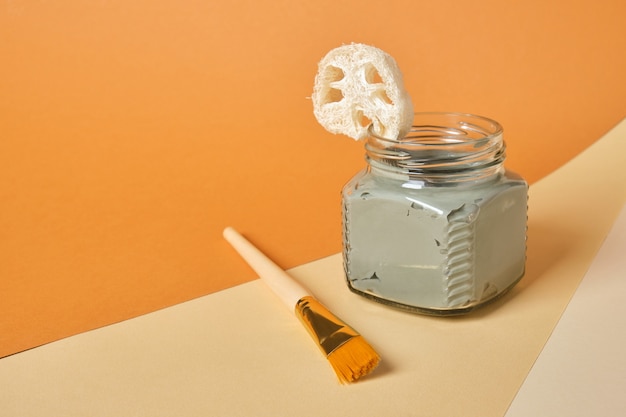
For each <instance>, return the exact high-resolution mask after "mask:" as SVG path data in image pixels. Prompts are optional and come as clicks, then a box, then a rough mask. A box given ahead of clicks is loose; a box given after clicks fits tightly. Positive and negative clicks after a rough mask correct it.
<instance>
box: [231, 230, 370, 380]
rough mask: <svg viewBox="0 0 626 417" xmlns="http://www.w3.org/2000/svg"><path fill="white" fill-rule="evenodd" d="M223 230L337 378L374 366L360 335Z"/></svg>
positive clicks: (248, 245)
mask: <svg viewBox="0 0 626 417" xmlns="http://www.w3.org/2000/svg"><path fill="white" fill-rule="evenodd" d="M223 234H224V238H225V239H226V240H227V241H228V243H230V244H231V245H232V246H233V248H235V250H236V251H237V252H238V253H239V255H241V257H242V258H243V259H244V260H245V261H246V262H247V263H248V265H250V267H251V268H252V269H253V270H254V271H255V272H256V273H257V274H259V277H260V278H261V280H262V281H263V282H265V283H266V284H267V285H268V286H269V287H270V288H271V289H272V291H273V292H274V293H275V294H276V295H277V296H278V298H280V299H281V300H282V301H283V303H285V305H286V306H287V307H288V308H289V309H291V310H292V311H294V312H295V314H296V316H297V317H298V318H299V319H300V321H301V322H302V323H303V324H304V327H305V328H306V329H307V330H308V332H309V334H310V335H311V337H312V338H313V340H314V341H315V342H316V343H317V345H318V346H319V348H320V349H321V351H322V353H323V354H324V355H325V356H326V358H327V359H328V361H329V362H330V364H331V366H332V367H333V370H334V371H335V373H336V374H337V377H338V378H339V381H340V382H342V383H346V382H354V381H356V380H358V379H359V378H361V377H362V376H365V375H367V374H369V373H370V372H371V371H373V370H374V368H376V366H377V365H378V362H379V361H380V357H379V356H378V354H377V353H376V351H374V349H373V348H372V347H371V346H370V345H369V344H368V343H367V341H366V340H365V339H364V338H363V336H361V335H360V334H359V333H357V332H356V331H355V330H354V329H353V328H351V327H350V326H348V325H347V324H346V323H344V322H343V321H342V320H340V319H339V318H337V317H336V316H335V315H334V314H332V313H331V312H330V311H329V310H328V309H327V308H326V307H324V306H323V305H322V304H321V303H320V302H319V301H317V300H316V299H315V298H314V297H313V295H312V294H311V293H310V292H309V291H308V290H307V289H306V288H305V287H303V286H302V285H300V284H299V283H298V282H296V281H295V280H294V279H293V278H292V277H291V276H289V274H287V272H285V271H284V270H283V269H282V268H280V267H279V266H278V265H276V264H275V263H274V262H273V261H272V260H270V259H269V258H268V257H267V256H265V255H264V254H263V253H262V252H261V251H260V250H259V249H257V248H256V247H255V246H254V245H252V243H250V242H249V241H248V240H247V239H246V238H244V237H243V236H241V235H240V234H239V233H238V232H237V231H236V230H235V229H233V228H232V227H227V228H226V229H224V233H223Z"/></svg>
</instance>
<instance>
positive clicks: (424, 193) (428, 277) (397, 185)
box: [342, 113, 528, 315]
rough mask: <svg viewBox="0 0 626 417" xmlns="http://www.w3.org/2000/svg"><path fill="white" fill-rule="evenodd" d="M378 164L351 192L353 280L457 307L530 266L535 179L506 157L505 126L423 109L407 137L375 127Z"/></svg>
mask: <svg viewBox="0 0 626 417" xmlns="http://www.w3.org/2000/svg"><path fill="white" fill-rule="evenodd" d="M366 153H367V158H366V159H367V161H368V166H367V168H365V169H364V170H362V171H361V172H359V173H358V174H357V175H356V176H355V177H354V178H353V179H352V180H351V181H349V182H348V183H347V184H346V185H345V187H344V189H343V191H342V203H343V243H344V245H343V246H344V247H343V256H344V268H345V273H346V278H347V283H348V286H349V287H350V289H351V290H352V291H354V292H356V293H358V294H360V295H363V296H366V297H368V298H371V299H374V300H376V301H379V302H382V303H385V304H389V305H393V306H396V307H400V308H405V309H409V310H411V311H416V312H421V313H426V314H437V315H453V314H463V313H466V312H469V311H471V310H472V309H474V308H475V307H477V306H480V305H483V304H485V303H487V302H489V301H492V300H494V299H496V298H497V297H498V296H500V295H502V294H504V293H505V292H506V291H507V290H508V289H510V288H511V287H512V286H513V285H514V284H515V283H516V282H517V281H518V280H519V279H520V278H521V277H522V275H523V274H524V265H525V252H526V219H527V210H526V208H527V190H528V186H527V184H526V182H525V181H524V180H523V179H522V178H521V177H519V176H518V175H516V174H514V173H512V172H509V171H507V170H505V169H504V168H503V166H502V164H503V161H504V155H505V146H504V142H503V141H502V129H501V127H500V126H499V125H498V124H497V123H496V122H493V121H491V120H489V119H485V118H481V117H478V116H472V115H464V114H455V113H423V114H416V117H415V126H414V128H413V130H412V131H411V133H410V134H409V135H407V137H405V138H402V139H401V140H398V141H390V140H387V139H384V138H377V137H376V136H374V135H372V137H371V138H369V139H368V140H367V142H366Z"/></svg>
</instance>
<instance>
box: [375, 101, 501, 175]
mask: <svg viewBox="0 0 626 417" xmlns="http://www.w3.org/2000/svg"><path fill="white" fill-rule="evenodd" d="M413 121H414V123H413V127H412V129H411V131H410V132H409V133H408V134H406V135H405V136H404V137H402V138H399V139H389V138H384V137H380V136H378V135H376V134H375V133H374V131H373V129H372V128H371V127H370V129H369V132H370V136H368V137H367V138H366V140H365V155H366V161H367V162H368V164H369V166H370V168H371V169H374V170H376V172H381V173H387V174H388V175H391V176H394V177H398V178H400V177H401V178H414V179H420V180H422V181H425V182H428V183H452V182H459V181H476V180H481V179H484V178H488V177H492V176H493V175H494V174H496V173H498V172H500V171H501V167H502V164H503V162H504V160H505V158H506V144H505V143H504V140H503V129H502V126H501V125H500V123H498V122H496V121H495V120H493V119H489V118H487V117H483V116H477V115H474V114H470V113H451V112H421V113H415V115H414V119H413Z"/></svg>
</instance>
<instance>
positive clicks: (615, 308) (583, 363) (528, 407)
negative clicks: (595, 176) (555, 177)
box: [506, 205, 626, 417]
mask: <svg viewBox="0 0 626 417" xmlns="http://www.w3.org/2000/svg"><path fill="white" fill-rule="evenodd" d="M624 253H626V205H625V206H624V207H623V208H622V210H621V212H620V215H619V217H618V218H617V220H616V221H615V224H614V226H613V228H612V229H611V232H610V233H609V235H608V236H607V238H606V240H605V242H604V244H603V245H602V248H601V249H600V252H598V255H597V256H596V257H595V259H594V260H593V263H592V264H591V268H589V271H588V272H587V274H586V275H585V278H583V281H582V282H581V283H580V285H579V286H578V289H577V290H576V293H575V294H574V297H573V298H572V300H571V301H570V303H569V304H568V306H567V308H566V309H565V312H564V313H563V315H562V316H561V319H560V320H559V323H558V324H557V326H556V328H555V329H554V331H553V332H552V335H551V336H550V339H548V343H546V345H545V346H544V348H543V350H542V352H541V355H539V358H537V361H536V362H535V364H534V365H533V368H532V369H531V371H530V373H529V374H528V376H527V377H526V380H525V381H524V385H522V388H521V389H520V390H519V392H518V393H517V396H516V397H515V399H514V400H513V403H512V404H511V406H510V407H509V410H508V411H507V414H506V417H527V416H532V417H552V416H567V417H590V416H626V397H625V396H624V392H626V356H624V351H626V333H624V330H623V329H625V328H626V304H624V302H623V298H624V294H626V280H624V271H626V257H624Z"/></svg>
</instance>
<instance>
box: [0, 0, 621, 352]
mask: <svg viewBox="0 0 626 417" xmlns="http://www.w3.org/2000/svg"><path fill="white" fill-rule="evenodd" d="M625 17H626V2H624V1H623V0H612V1H597V0H596V1H589V0H585V1H564V0H559V1H553V2H546V1H545V0H530V1H524V2H520V1H509V2H503V1H495V0H494V1H490V0H473V1H433V0H431V1H398V0H389V1H386V2H374V1H366V0H363V1H359V2H356V1H355V2H338V1H328V0H320V1H316V2H310V1H309V2H292V1H286V0H282V1H281V0H271V1H265V2H258V1H250V0H240V1H224V2H217V1H193V0H176V1H174V0H156V1H152V0H151V1H147V0H135V1H121V0H111V1H107V0H100V1H97V0H94V1H90V2H75V1H67V0H57V1H35V0H33V1H19V0H11V1H9V0H7V1H5V2H3V4H2V6H1V9H0V357H1V356H5V355H8V354H12V353H15V352H19V351H21V350H24V349H28V348H31V347H34V346H37V345H40V344H42V343H46V342H49V341H52V340H56V339H58V338H61V337H65V336H68V335H72V334H75V333H78V332H82V331H85V330H88V329H93V328H97V327H100V326H103V325H106V324H110V323H113V322H116V321H120V320H124V319H127V318H130V317H133V316H136V315H139V314H143V313H146V312H149V311H153V310H155V309H159V308H163V307H167V306H169V305H172V304H174V303H178V302H181V301H185V300H188V299H191V298H195V297H198V296H201V295H205V294H208V293H211V292H214V291H217V290H220V289H223V288H226V287H229V286H233V285H236V284H238V283H241V282H244V281H246V280H250V279H252V278H254V274H253V273H252V272H251V270H249V269H248V267H247V266H246V265H245V264H244V263H243V261H241V260H240V258H239V257H238V256H237V255H236V254H235V253H234V251H233V250H232V249H231V248H230V247H229V246H228V245H227V244H225V243H224V241H223V240H222V238H221V230H222V229H223V228H224V227H225V226H227V225H232V226H235V227H236V228H238V229H239V230H240V231H241V232H243V233H244V234H246V235H247V236H248V237H249V238H250V239H251V240H252V241H254V242H255V243H257V244H258V245H259V246H260V247H261V248H262V249H263V250H264V251H266V252H267V253H268V254H269V255H270V256H271V257H273V258H274V259H275V260H276V261H277V262H278V263H279V264H281V265H282V266H283V267H285V268H289V267H292V266H295V265H298V264H301V263H305V262H308V261H312V260H315V259H318V258H321V257H324V256H327V255H330V254H333V253H336V252H338V251H339V250H340V248H341V246H340V217H339V215H340V208H339V190H340V189H341V187H342V185H343V184H344V183H345V182H346V181H347V180H348V179H349V178H350V177H351V176H352V175H353V174H354V173H355V172H356V171H357V170H358V169H360V168H361V167H362V166H363V150H362V146H361V144H359V143H355V142H353V141H352V140H351V139H347V138H344V137H340V136H333V135H331V134H329V133H327V132H326V131H324V130H323V129H322V128H321V127H320V126H319V125H318V124H317V122H316V121H315V119H314V117H313V114H312V106H311V102H310V100H309V99H308V98H307V97H308V96H309V95H310V93H311V90H312V85H313V78H314V75H315V72H316V70H317V62H318V61H319V60H320V59H321V57H322V56H323V55H324V54H325V53H326V52H327V51H329V50H330V49H332V48H334V47H336V46H339V45H341V44H343V43H350V42H363V43H368V44H372V45H375V46H377V47H380V48H382V49H384V50H385V51H387V52H389V53H390V54H391V55H392V56H394V57H395V58H396V60H397V61H398V64H399V65H400V67H401V69H402V70H403V72H404V75H405V81H406V85H407V89H408V90H409V92H410V93H411V95H412V97H413V102H414V105H415V108H416V110H421V111H426V110H448V111H461V112H472V113H478V114H481V115H484V116H489V117H492V118H494V119H496V120H498V121H500V122H501V123H502V124H503V125H504V128H505V138H506V141H507V144H508V160H507V165H508V167H509V168H511V169H513V170H515V171H518V172H520V173H521V174H522V175H524V176H525V177H526V178H527V179H528V180H529V182H531V183H533V182H535V181H536V180H538V179H540V178H541V177H543V176H545V175H547V174H548V173H550V172H551V171H553V170H554V169H556V168H558V167H559V166H560V165H562V164H563V163H565V162H566V161H568V160H569V159H571V158H572V157H573V156H575V155H576V154H578V153H579V152H581V151H582V150H584V149H585V148H586V147H587V146H588V145H590V144H591V143H592V142H594V141H595V140H596V139H598V138H599V137H600V136H601V135H603V134H604V133H605V132H606V131H607V130H609V129H610V128H611V127H613V126H614V125H615V124H616V123H617V122H619V121H620V120H621V119H622V118H623V117H624V116H626V104H625V98H626V79H625V76H624V75H625V74H626V25H624V24H623V22H624V18H625ZM321 278H322V277H321Z"/></svg>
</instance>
